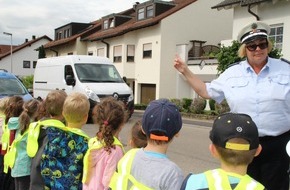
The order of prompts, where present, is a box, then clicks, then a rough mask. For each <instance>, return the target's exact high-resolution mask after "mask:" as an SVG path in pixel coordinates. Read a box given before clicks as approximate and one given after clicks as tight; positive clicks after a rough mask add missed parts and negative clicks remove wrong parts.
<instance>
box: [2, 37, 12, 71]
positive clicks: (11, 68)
mask: <svg viewBox="0 0 290 190" xmlns="http://www.w3.org/2000/svg"><path fill="white" fill-rule="evenodd" d="M3 34H5V35H8V36H10V59H11V63H10V64H11V65H10V70H11V71H10V72H11V73H13V67H12V65H13V64H12V33H9V32H3Z"/></svg>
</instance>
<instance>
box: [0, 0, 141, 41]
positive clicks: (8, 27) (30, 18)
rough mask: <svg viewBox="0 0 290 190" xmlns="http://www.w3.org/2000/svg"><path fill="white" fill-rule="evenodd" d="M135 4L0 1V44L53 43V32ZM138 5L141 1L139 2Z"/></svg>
mask: <svg viewBox="0 0 290 190" xmlns="http://www.w3.org/2000/svg"><path fill="white" fill-rule="evenodd" d="M135 2H136V0H86V1H83V0H41V1H40V0H26V1H19V0H0V7H1V9H0V10H1V11H0V44H10V37H9V36H7V35H4V34H3V32H9V33H12V35H13V37H12V38H13V45H20V44H22V43H23V42H24V41H25V39H31V38H32V36H33V35H35V36H36V37H41V36H43V35H47V36H49V37H50V38H52V39H54V29H56V28H58V27H60V26H63V25H65V24H68V23H70V22H84V23H88V22H92V21H95V20H98V19H100V18H101V17H103V16H106V15H108V14H112V13H118V12H121V11H124V10H126V9H129V8H132V6H133V4H134V3H135ZM139 2H140V3H142V2H144V0H142V1H139Z"/></svg>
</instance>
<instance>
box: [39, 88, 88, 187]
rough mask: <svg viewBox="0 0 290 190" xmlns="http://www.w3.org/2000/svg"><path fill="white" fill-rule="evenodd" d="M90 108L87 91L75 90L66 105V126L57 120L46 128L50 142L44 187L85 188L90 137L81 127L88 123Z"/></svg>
mask: <svg viewBox="0 0 290 190" xmlns="http://www.w3.org/2000/svg"><path fill="white" fill-rule="evenodd" d="M89 108H90V103H89V100H88V98H87V97H86V96H85V95H84V94H81V93H72V94H70V95H69V96H68V97H67V98H66V99H65V102H64V105H63V113H62V114H63V116H64V118H65V121H66V123H67V126H65V125H64V124H63V123H61V122H60V121H57V120H55V121H54V122H52V124H51V125H49V126H48V127H47V128H46V134H47V138H48V142H47V144H46V146H45V147H44V150H43V154H42V159H41V163H40V168H41V175H42V177H43V179H44V183H45V189H82V182H81V180H82V172H83V157H84V155H85V153H86V151H87V149H88V139H89V137H88V136H87V135H86V134H85V133H84V132H83V131H82V130H81V128H82V127H83V125H85V124H86V122H87V119H88V113H89ZM49 122H51V121H43V122H41V123H43V124H47V123H49Z"/></svg>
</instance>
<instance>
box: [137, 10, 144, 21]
mask: <svg viewBox="0 0 290 190" xmlns="http://www.w3.org/2000/svg"><path fill="white" fill-rule="evenodd" d="M144 18H145V12H144V8H141V9H138V20H142V19H144Z"/></svg>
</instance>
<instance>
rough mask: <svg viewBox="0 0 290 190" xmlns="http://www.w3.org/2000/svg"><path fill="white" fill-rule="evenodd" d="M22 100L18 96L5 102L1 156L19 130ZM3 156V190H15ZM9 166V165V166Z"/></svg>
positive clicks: (6, 161)
mask: <svg viewBox="0 0 290 190" xmlns="http://www.w3.org/2000/svg"><path fill="white" fill-rule="evenodd" d="M23 103H24V101H23V99H22V97H20V96H12V97H10V98H9V100H8V102H7V107H6V109H5V111H4V113H5V124H4V127H3V135H2V152H1V153H2V154H4V155H5V156H6V153H7V152H8V151H9V150H10V149H11V145H12V142H13V141H14V139H15V134H16V130H17V129H18V128H19V116H20V114H21V113H22V111H23V107H22V106H23ZM5 156H4V173H6V174H5V179H4V182H3V189H7V190H8V189H15V184H14V178H13V177H12V176H11V170H10V169H11V168H9V165H10V164H9V161H10V159H7V158H8V157H7V156H6V158H5ZM10 166H11V165H10Z"/></svg>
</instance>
